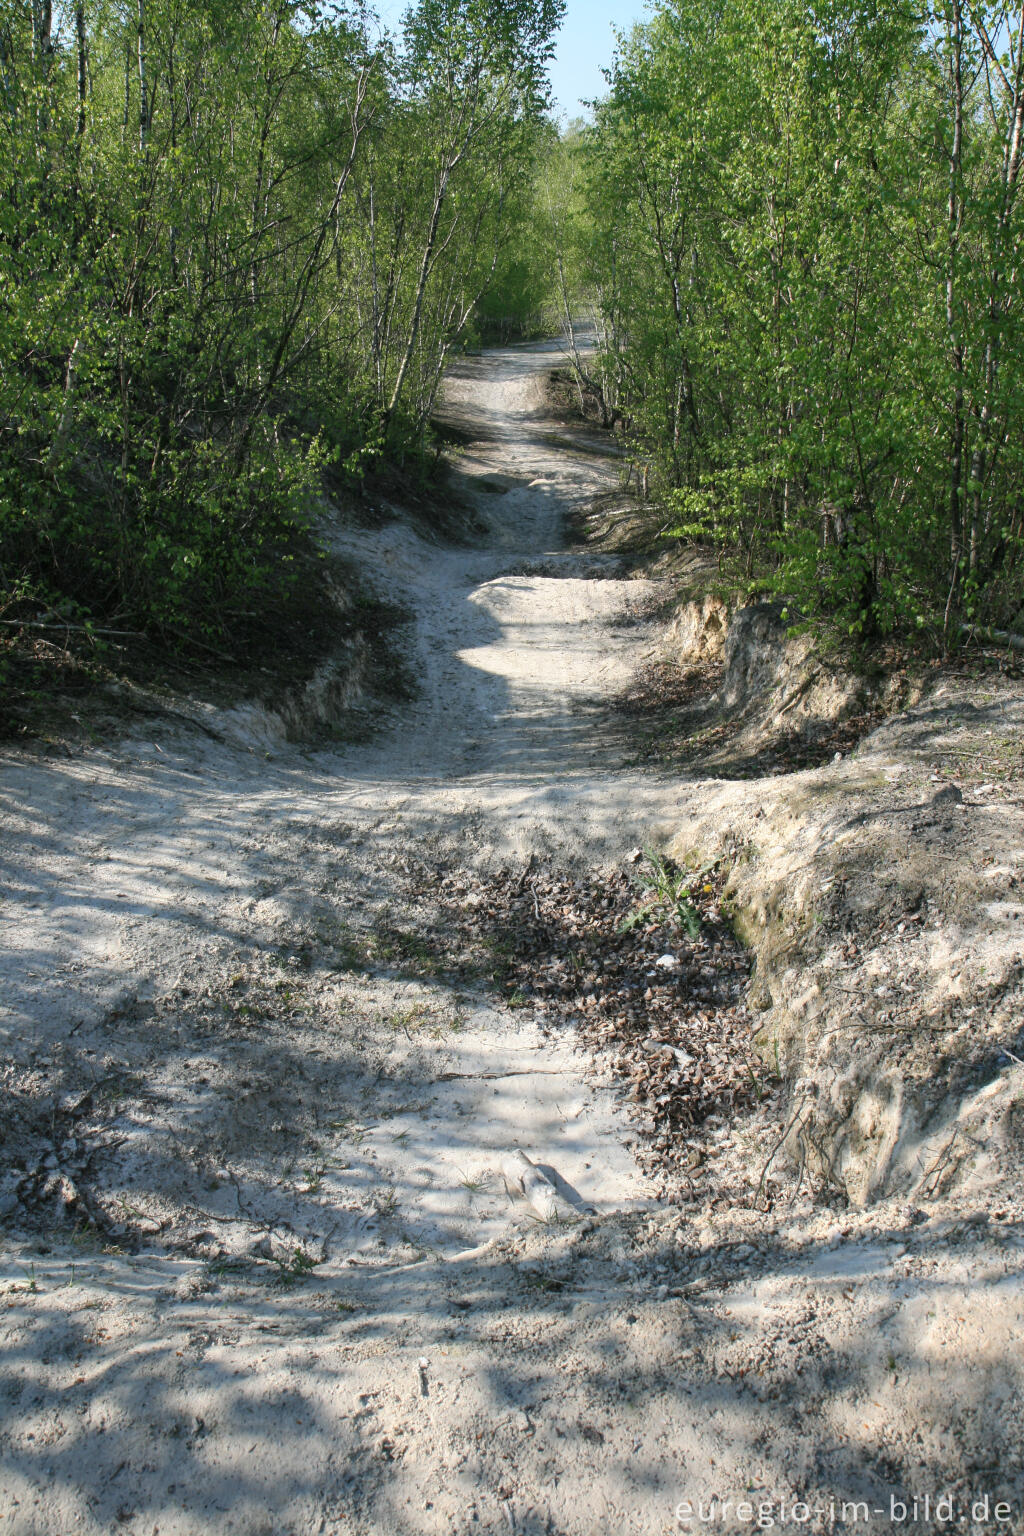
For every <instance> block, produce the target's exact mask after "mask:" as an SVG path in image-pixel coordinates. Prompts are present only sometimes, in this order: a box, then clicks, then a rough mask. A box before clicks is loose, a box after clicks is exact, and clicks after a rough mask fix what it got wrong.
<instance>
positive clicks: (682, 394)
mask: <svg viewBox="0 0 1024 1536" xmlns="http://www.w3.org/2000/svg"><path fill="white" fill-rule="evenodd" d="M1019 21H1020V16H1019V14H1017V16H1016V19H1014V17H1013V16H1011V15H1009V13H1005V12H1004V11H1003V10H1001V9H999V8H998V7H990V6H984V5H969V6H959V5H953V4H949V5H945V4H944V3H942V4H938V5H937V6H935V7H933V8H932V9H931V10H929V11H928V13H927V14H925V12H924V11H923V10H921V9H920V8H919V7H917V6H914V5H910V4H903V3H900V0H897V3H894V4H890V5H885V6H877V5H872V6H869V7H866V8H865V7H864V6H863V5H860V4H853V3H852V0H832V3H830V4H829V5H827V6H825V7H817V6H815V7H808V6H806V5H804V4H802V3H797V0H735V3H731V4H730V5H728V6H724V7H721V6H719V7H712V6H709V5H708V4H707V0H661V3H660V4H658V6H657V8H656V12H655V15H654V17H653V19H652V20H651V21H650V23H648V24H646V25H643V26H639V27H637V28H635V29H634V30H633V32H632V33H631V34H630V35H628V36H625V37H623V38H621V39H620V47H619V52H618V55H617V57H616V60H615V64H614V68H613V70H612V71H611V73H610V77H609V80H610V90H609V93H608V95H607V97H606V98H605V99H604V100H603V101H601V102H600V103H598V105H597V108H596V113H595V119H594V122H593V124H592V125H591V126H589V127H588V128H587V129H585V130H584V131H583V133H582V135H580V134H579V133H578V132H577V133H576V134H575V135H573V136H572V137H574V139H575V140H576V145H575V156H576V160H577V163H578V164H579V165H580V166H581V168H582V170H581V174H582V179H583V181H584V183H585V197H584V199H583V201H584V203H585V211H583V212H579V211H577V212H574V214H573V218H572V223H573V225H574V228H573V232H572V236H571V237H568V238H565V239H564V240H563V241H562V242H561V249H562V251H563V253H564V257H565V260H566V261H567V263H568V265H569V266H570V268H571V271H572V278H571V282H570V286H571V285H572V283H575V285H576V288H577V290H579V289H583V290H585V291H587V292H589V294H590V295H591V297H592V300H593V302H594V303H595V305H596V307H597V309H598V311H599V315H600V326H601V339H602V342H603V345H602V349H601V356H600V364H599V376H600V383H601V387H602V390H603V392H604V396H605V399H606V402H607V404H608V408H609V411H610V412H611V413H614V414H617V415H619V416H621V418H622V419H623V421H624V423H625V426H626V428H627V431H628V434H629V438H630V441H631V443H632V446H633V449H634V452H635V454H636V456H637V457H638V458H642V460H643V461H644V463H645V464H647V465H648V466H649V468H650V470H651V475H652V482H653V485H654V488H655V490H656V492H657V494H658V495H659V497H660V499H661V500H662V501H663V502H664V503H666V504H667V506H668V507H669V509H670V511H671V512H672V514H673V515H674V518H675V523H674V531H675V533H676V535H677V536H678V537H681V538H688V539H693V540H698V541H700V542H708V543H711V544H715V545H717V546H719V547H720V548H721V549H722V550H723V551H726V552H728V554H729V555H730V556H731V557H732V558H733V559H734V561H735V563H736V564H737V565H738V566H740V567H742V568H744V569H745V573H746V575H747V576H748V577H749V576H750V575H751V574H752V572H753V571H754V570H755V569H756V570H757V571H758V573H764V572H765V571H767V572H768V574H769V577H770V580H771V583H772V585H773V586H774V587H775V588H776V589H777V590H778V591H780V592H782V593H784V594H786V595H788V596H792V597H795V598H796V599H797V601H798V602H799V605H800V607H801V608H802V609H803V610H804V611H805V612H806V613H808V614H812V613H825V614H828V615H830V616H832V618H833V619H834V620H836V621H837V622H838V623H839V624H840V625H841V626H842V627H843V628H845V629H847V630H849V631H850V632H851V633H853V634H857V635H861V636H863V637H865V638H870V637H871V636H873V635H877V634H879V633H889V632H893V631H897V632H903V633H905V634H906V633H910V634H920V633H921V632H922V631H924V632H925V633H927V634H931V635H934V636H935V637H937V638H939V637H942V636H943V635H944V636H945V639H946V642H947V643H949V644H952V643H954V642H955V638H956V636H957V634H958V633H959V627H960V624H961V622H962V621H963V620H964V619H966V618H974V617H977V618H980V619H982V620H983V621H985V622H999V623H1001V624H1003V625H1005V626H1006V627H1008V628H1019V627H1020V625H1021V622H1022V619H1024V603H1022V587H1024V583H1022V581H1021V571H1022V555H1024V312H1022V310H1021V306H1020V303H1019V292H1018V282H1019V272H1020V260H1021V255H1022V250H1021V245H1022V238H1024V208H1022V204H1021V201H1020V197H1019V179H1020V162H1021V122H1022V112H1024V105H1022V104H1024V59H1022V46H1021V33H1020V29H1019ZM993 40H995V41H994V42H993ZM1004 48H1005V51H1002V50H1004ZM556 163H557V157H556Z"/></svg>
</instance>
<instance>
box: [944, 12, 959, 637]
mask: <svg viewBox="0 0 1024 1536" xmlns="http://www.w3.org/2000/svg"><path fill="white" fill-rule="evenodd" d="M950 27H951V31H952V44H953V51H952V58H951V60H950V104H951V107H952V112H953V136H952V142H951V144H950V148H949V196H948V201H947V205H946V216H947V251H946V332H947V335H948V338H949V355H950V361H951V362H952V366H953V394H952V400H951V402H950V438H949V490H948V496H949V557H950V577H949V594H948V596H947V598H946V611H945V614H944V617H943V629H944V633H945V635H946V640H947V643H948V641H949V637H950V635H951V633H953V625H954V618H955V613H956V608H957V599H958V594H959V589H960V564H961V559H962V556H963V534H964V527H963V511H962V504H961V503H962V497H961V483H962V480H963V457H964V377H963V375H964V352H963V343H962V340H961V337H960V330H959V325H958V317H957V302H958V296H957V269H958V265H959V245H960V225H961V220H962V199H961V184H960V174H961V165H962V159H963V122H964V117H963V114H964V86H963V43H964V36H963V14H962V12H961V9H960V0H952V5H951V10H950Z"/></svg>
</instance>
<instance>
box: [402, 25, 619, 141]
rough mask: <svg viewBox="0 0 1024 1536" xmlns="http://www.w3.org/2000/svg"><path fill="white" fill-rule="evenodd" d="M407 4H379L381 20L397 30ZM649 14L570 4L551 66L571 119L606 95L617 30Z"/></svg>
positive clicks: (561, 101)
mask: <svg viewBox="0 0 1024 1536" xmlns="http://www.w3.org/2000/svg"><path fill="white" fill-rule="evenodd" d="M407 4H408V0H378V4H377V9H378V10H379V12H380V15H381V20H382V21H383V22H384V23H385V25H387V26H389V27H396V26H397V25H398V23H399V21H400V20H401V17H402V13H403V11H404V10H405V9H406V5H407ZM648 14H649V10H648V6H647V5H646V3H645V0H568V6H567V9H566V17H565V21H564V22H563V24H562V30H561V32H560V33H559V36H558V51H557V53H556V54H555V57H554V60H553V61H552V65H551V83H552V86H553V87H554V93H555V96H556V98H557V100H558V104H559V106H560V107H561V109H562V111H563V112H564V113H565V114H566V116H567V117H578V116H579V115H580V114H581V112H582V110H583V109H582V107H581V106H580V101H581V99H582V100H586V99H588V98H589V97H593V96H600V95H602V93H603V92H604V89H605V81H604V77H603V75H602V74H601V70H602V69H604V68H607V66H608V65H609V64H610V63H611V59H612V53H613V51H614V49H615V32H614V30H613V29H614V28H618V29H619V30H620V31H621V30H623V29H626V28H628V27H630V26H632V24H633V22H634V21H642V20H644V18H645V17H646V16H647V15H648Z"/></svg>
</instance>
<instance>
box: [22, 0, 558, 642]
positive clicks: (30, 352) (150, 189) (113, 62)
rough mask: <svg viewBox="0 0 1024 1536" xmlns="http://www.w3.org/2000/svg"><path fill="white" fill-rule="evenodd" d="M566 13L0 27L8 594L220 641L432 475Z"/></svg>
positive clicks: (463, 3)
mask: <svg viewBox="0 0 1024 1536" xmlns="http://www.w3.org/2000/svg"><path fill="white" fill-rule="evenodd" d="M560 13H561V0H530V3H528V0H508V3H503V4H502V5H500V6H495V5H493V4H489V3H488V4H485V3H483V0H419V3H418V4H417V5H414V6H413V7H412V8H411V9H410V11H409V13H408V15H407V18H406V23H405V31H404V38H403V40H402V41H401V42H397V41H396V40H394V39H391V38H388V37H385V38H384V40H383V42H380V41H377V40H376V38H375V36H371V33H370V31H369V30H368V28H367V26H366V25H365V23H364V22H363V21H360V20H356V19H354V17H353V16H352V15H350V14H348V13H347V12H346V11H344V10H343V9H341V8H340V7H338V6H335V5H330V4H296V3H294V0H273V3H271V4H264V3H262V0H260V3H257V0H233V3H232V4H230V5H228V4H227V3H225V0H212V3H210V4H208V5H205V6H202V7H198V6H182V5H180V4H178V3H177V0H145V3H143V0H138V3H137V4H133V5H131V6H121V5H113V4H110V3H109V0H99V3H96V4H93V3H90V4H88V5H76V6H73V7H72V6H69V7H67V8H66V10H64V11H61V12H58V11H57V10H56V9H55V10H54V11H53V12H52V13H51V8H50V7H49V6H45V7H44V6H41V5H36V4H29V3H27V0H0V291H2V294H3V303H2V304H0V594H8V595H9V594H10V593H11V592H12V591H13V590H14V589H15V586H16V584H17V583H18V582H22V583H25V582H27V583H28V587H27V589H26V590H29V591H31V592H33V593H36V594H39V595H44V596H45V597H46V600H47V601H49V602H50V603H56V602H62V601H71V602H74V603H75V604H77V605H79V607H80V608H81V609H82V611H83V612H84V613H92V614H96V615H100V614H102V615H104V616H105V617H106V618H107V619H108V620H109V619H111V618H116V620H117V622H118V623H119V624H120V625H122V626H125V625H131V626H137V627H140V628H145V629H149V630H152V631H156V632H158V633H161V634H164V635H166V636H168V637H180V636H181V635H186V636H187V635H196V634H207V635H210V634H223V633H226V632H228V631H229V630H230V629H231V627H232V624H233V622H234V618H235V617H236V616H238V615H243V616H244V615H245V614H246V613H251V611H252V610H253V609H254V608H255V609H260V608H261V607H264V606H266V605H273V604H274V602H275V601H277V600H278V597H279V596H280V594H281V593H282V592H284V591H286V589H287V588H288V585H289V582H290V579H291V572H292V571H293V570H294V569H296V560H295V556H296V554H297V552H298V551H300V550H301V549H303V548H308V546H309V542H310V539H311V536H312V535H313V532H314V529H315V521H316V514H317V504H318V499H319V496H320V491H321V485H322V483H323V477H324V473H325V471H327V470H329V471H330V472H331V474H332V476H333V477H334V479H335V480H336V481H337V480H341V481H342V482H344V483H347V484H350V485H351V484H358V482H359V481H361V480H362V479H363V478H364V477H365V476H366V474H367V473H369V472H371V471H373V470H374V469H375V468H377V467H378V466H380V465H382V464H384V463H388V462H392V463H394V462H397V463H400V464H403V465H405V466H406V467H407V470H408V468H410V467H412V468H416V467H417V466H419V465H422V464H423V463H424V462H425V449H426V447H427V443H428V438H429V420H430V415H431V412H432V409H433V405H434V401H435V399H436V395H437V390H438V387H439V384H440V380H441V377H442V374H443V369H444V366H445V362H446V360H447V358H448V356H449V355H450V352H451V350H452V348H453V347H454V346H456V345H457V344H458V341H459V338H460V336H461V335H463V334H464V333H465V331H466V328H467V326H468V324H469V322H470V320H471V317H472V312H473V308H474V305H475V304H476V302H477V301H478V299H479V298H480V296H481V294H482V293H483V291H484V290H485V289H486V286H487V284H488V282H489V281H490V279H491V276H492V273H493V270H494V267H495V263H496V257H497V253H498V251H499V250H500V249H501V248H502V247H503V245H504V243H505V241H506V238H507V234H508V231H509V228H510V221H511V219H512V217H513V204H514V202H515V197H516V195H517V188H519V187H520V186H522V185H524V184H525V183H526V182H527V180H528V178H529V176H530V174H531V168H532V163H533V147H532V146H533V142H534V140H535V138H536V135H537V134H538V132H539V131H540V128H539V124H540V119H541V113H542V109H543V106H544V101H545V89H546V85H545V78H546V77H545V67H546V61H547V58H548V55H549V53H550V37H551V33H552V30H553V27H554V26H555V24H556V23H557V20H558V18H559V16H560ZM58 18H59V19H60V20H61V23H62V24H61V27H60V29H59V30H58V27H57V22H58Z"/></svg>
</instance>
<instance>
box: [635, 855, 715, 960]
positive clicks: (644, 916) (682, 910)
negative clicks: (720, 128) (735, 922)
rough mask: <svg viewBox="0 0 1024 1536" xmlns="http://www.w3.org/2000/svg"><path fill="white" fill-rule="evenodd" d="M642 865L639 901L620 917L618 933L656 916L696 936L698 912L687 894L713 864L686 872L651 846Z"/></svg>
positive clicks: (698, 922) (697, 934)
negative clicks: (625, 914) (643, 868)
mask: <svg viewBox="0 0 1024 1536" xmlns="http://www.w3.org/2000/svg"><path fill="white" fill-rule="evenodd" d="M644 864H645V865H646V869H645V870H644V872H643V873H642V874H641V875H640V876H639V877H638V879H637V885H638V886H639V887H640V893H641V899H640V904H639V905H638V906H636V907H634V908H633V911H632V912H630V913H629V914H628V915H627V916H626V917H624V918H623V920H622V922H621V923H620V924H619V932H620V933H629V932H630V931H631V929H633V928H637V927H639V926H640V924H641V923H646V922H649V921H650V919H651V918H652V917H657V918H659V919H660V920H661V921H662V922H667V923H669V924H670V925H671V926H672V927H673V928H679V929H682V930H683V932H685V933H686V935H687V937H688V938H691V939H696V938H698V937H699V935H700V929H701V922H700V914H699V913H698V911H697V908H696V907H695V906H694V904H693V900H692V897H691V894H690V893H691V891H692V890H693V887H694V886H695V885H696V884H697V882H698V881H699V880H701V879H703V877H704V876H705V875H706V874H707V873H708V871H709V870H711V869H714V867H715V866H714V864H713V863H712V864H707V865H705V866H704V868H703V869H700V870H698V871H697V872H696V873H695V874H686V873H684V872H683V871H682V870H679V869H677V868H676V867H675V865H673V864H672V863H671V862H670V861H669V860H668V859H664V858H662V856H661V854H660V853H658V852H656V851H655V849H653V848H650V847H647V848H645V849H644Z"/></svg>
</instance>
